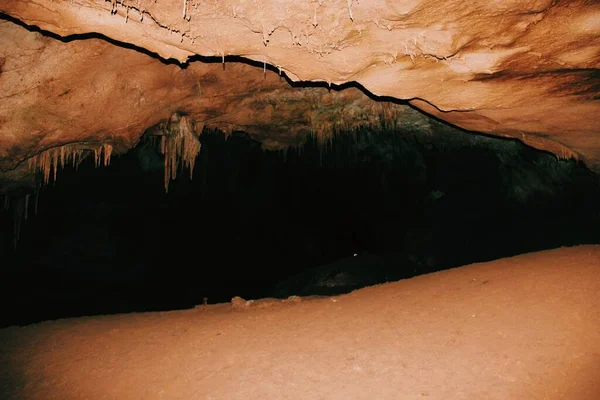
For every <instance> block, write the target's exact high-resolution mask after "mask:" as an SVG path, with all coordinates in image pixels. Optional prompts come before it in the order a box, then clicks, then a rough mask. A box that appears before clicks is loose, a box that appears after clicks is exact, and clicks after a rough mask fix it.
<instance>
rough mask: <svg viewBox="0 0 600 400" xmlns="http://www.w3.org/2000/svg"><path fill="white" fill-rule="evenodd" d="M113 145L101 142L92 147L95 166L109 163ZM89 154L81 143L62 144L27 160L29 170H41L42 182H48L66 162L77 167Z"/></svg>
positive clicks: (54, 179) (54, 177)
mask: <svg viewBox="0 0 600 400" xmlns="http://www.w3.org/2000/svg"><path fill="white" fill-rule="evenodd" d="M112 150H113V147H112V146H111V145H110V144H103V145H101V146H99V147H97V148H94V149H92V152H93V153H94V160H95V162H96V167H99V166H100V165H103V166H107V165H109V164H110V158H111V156H112ZM88 154H89V151H88V150H87V149H84V148H81V145H75V144H73V145H70V144H69V145H64V146H60V147H55V148H52V149H48V150H45V151H42V152H41V153H40V154H38V155H36V156H33V157H31V158H30V159H29V160H28V163H29V169H30V170H31V171H34V172H37V171H40V172H42V174H43V176H44V180H43V182H44V184H48V183H49V182H50V175H52V178H53V181H56V174H57V172H58V169H59V168H64V167H65V166H66V165H67V164H68V163H72V165H73V167H74V168H75V169H77V168H78V167H79V164H81V162H82V161H83V160H84V159H85V157H86V156H87V155H88Z"/></svg>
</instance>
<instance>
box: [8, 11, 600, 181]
mask: <svg viewBox="0 0 600 400" xmlns="http://www.w3.org/2000/svg"><path fill="white" fill-rule="evenodd" d="M0 12H1V13H3V15H0V18H1V19H0V98H1V101H0V182H2V185H3V187H4V188H5V189H4V190H7V189H6V188H14V187H15V186H18V185H25V186H27V185H31V184H32V182H34V181H35V179H34V178H33V177H32V171H35V170H36V169H41V170H43V171H44V173H45V178H46V179H49V175H50V173H51V170H52V169H55V168H57V167H60V165H61V164H63V163H67V162H74V163H77V162H78V159H79V158H80V157H82V156H84V155H86V154H89V153H93V154H94V156H95V157H96V160H97V162H98V163H107V162H109V160H110V156H111V154H112V153H123V152H125V151H127V150H128V149H130V148H131V147H133V146H134V145H135V144H136V143H137V141H138V140H139V138H140V136H141V135H142V134H143V133H144V132H145V131H146V129H148V128H151V127H154V128H153V129H154V130H155V132H156V134H158V135H161V136H165V139H164V140H165V149H167V150H166V151H169V148H170V149H171V150H170V151H171V153H172V154H173V152H175V153H174V154H176V156H177V157H183V158H186V157H187V158H188V159H190V158H193V154H194V147H195V144H194V143H193V138H194V137H197V135H198V134H199V133H200V132H201V130H202V128H203V127H211V128H220V129H223V130H225V131H232V130H236V129H239V130H243V131H246V132H248V133H250V134H252V135H253V136H255V137H256V138H257V139H258V140H260V141H261V142H263V144H264V147H266V148H285V147H287V146H290V145H296V144H299V143H301V142H302V140H303V139H304V137H305V136H306V134H307V133H309V132H311V131H312V132H316V133H317V134H318V135H322V137H324V138H326V137H327V135H329V134H330V133H331V132H332V131H333V130H334V129H336V128H344V129H347V128H353V127H357V126H364V125H367V126H368V125H370V124H380V123H383V122H386V123H389V122H390V121H392V122H394V123H395V124H400V125H402V126H409V127H411V128H414V129H422V130H427V129H429V128H428V122H427V118H426V117H425V116H424V115H423V114H421V113H420V112H418V111H416V110H415V109H414V108H413V107H416V108H418V109H420V110H422V111H425V112H426V113H429V114H431V115H433V116H435V117H438V118H440V119H443V120H445V121H447V122H449V123H451V124H454V125H457V126H459V127H462V128H464V129H467V130H473V131H477V132H483V133H487V134H493V135H497V136H504V137H512V138H518V139H520V140H522V141H523V142H525V143H527V144H529V145H531V146H533V147H536V148H538V149H544V150H548V151H551V152H553V153H555V154H556V155H557V156H559V157H576V158H580V159H581V160H583V161H584V162H585V163H586V164H587V165H588V166H589V167H591V168H592V169H595V170H596V171H600V137H599V119H598V118H599V117H598V116H600V101H599V100H600V72H599V66H600V3H598V2H597V1H594V0H528V1H502V2H490V1H487V0H475V1H471V2H463V1H458V0H443V1H438V0H403V1H392V0H373V1H360V2H359V1H354V0H345V1H342V0H311V1H304V2H283V1H277V0H264V1H256V0H253V1H250V0H223V1H218V2H217V1H208V0H207V1H201V0H183V1H182V0H179V1H174V0H131V1H129V0H36V1H19V0H4V1H2V2H1V3H0ZM182 120H183V123H182ZM178 134H179V136H177V135H178ZM184 134H185V135H187V137H188V141H187V142H186V141H184V140H183V139H182V137H183V136H181V135H184ZM177 137H178V139H177V140H179V141H178V142H176V143H171V144H170V145H169V140H171V141H172V140H175V139H176V138H177ZM174 138H175V139H174ZM186 143H187V144H186ZM169 146H171V147H169ZM167 158H169V157H167ZM188 161H189V160H188Z"/></svg>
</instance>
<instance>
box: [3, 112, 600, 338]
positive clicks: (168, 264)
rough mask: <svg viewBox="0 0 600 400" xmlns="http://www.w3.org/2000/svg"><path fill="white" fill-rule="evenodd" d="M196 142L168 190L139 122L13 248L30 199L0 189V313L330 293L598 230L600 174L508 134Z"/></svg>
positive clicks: (41, 203)
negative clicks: (276, 145) (115, 152)
mask: <svg viewBox="0 0 600 400" xmlns="http://www.w3.org/2000/svg"><path fill="white" fill-rule="evenodd" d="M436 124H437V122H436ZM439 129H443V127H441V128H439ZM200 140H201V143H202V150H201V152H200V154H199V156H198V159H197V160H196V164H195V169H194V172H193V179H189V172H188V171H182V173H180V174H179V176H178V178H177V179H176V180H174V181H172V182H171V183H170V186H169V191H168V193H165V189H164V185H163V177H164V172H163V171H164V158H163V156H162V155H161V154H160V152H159V150H158V147H157V143H158V141H157V140H154V139H153V138H152V137H150V136H149V135H145V136H143V137H142V140H141V141H140V143H139V144H138V146H137V147H135V148H134V149H132V150H131V151H129V152H128V153H127V154H124V155H121V156H117V157H113V159H112V161H111V164H110V165H109V166H107V167H101V168H96V167H95V165H94V162H93V160H92V159H91V157H88V159H86V160H85V161H83V162H82V164H81V165H79V167H78V169H77V170H75V168H73V167H66V168H64V169H62V170H60V171H59V173H58V177H57V180H56V181H55V182H51V183H50V184H48V185H45V186H44V187H42V188H41V189H40V190H39V198H38V199H37V201H36V203H37V204H35V205H34V204H33V203H34V202H33V201H30V202H29V205H28V214H29V216H28V220H27V221H24V222H23V223H22V226H21V229H20V233H19V238H18V241H17V243H16V246H15V243H14V241H13V236H14V223H15V222H18V221H17V216H18V215H21V214H22V208H23V205H22V204H23V203H22V201H21V203H19V198H17V197H11V198H8V197H7V196H6V197H7V199H6V200H7V201H6V204H7V207H6V209H5V210H4V211H1V212H0V226H1V231H0V235H1V236H0V240H1V242H0V246H1V247H0V248H1V249H2V253H3V264H4V265H3V268H2V274H3V277H2V281H1V282H2V286H3V287H2V289H1V291H2V294H3V299H2V303H3V305H4V308H5V312H4V314H3V315H4V318H3V319H2V321H1V324H2V325H1V326H8V325H24V324H30V323H35V322H39V321H43V320H48V319H57V318H64V317H79V316H85V315H97V314H110V313H124V312H137V311H158V310H173V309H182V308H190V307H193V306H194V305H198V304H202V302H203V301H204V299H205V298H206V299H208V302H209V303H222V302H228V301H230V300H231V298H232V297H233V296H241V297H243V298H246V299H254V298H261V297H270V296H274V297H287V296H290V295H295V294H297V295H311V294H316V295H333V294H338V293H344V292H348V291H351V290H353V289H356V288H359V287H362V286H367V285H372V284H377V283H383V282H385V281H394V280H398V279H404V278H410V277H412V276H415V275H420V274H423V273H429V272H434V271H437V270H441V269H446V268H453V267H457V266H461V265H466V264H469V263H473V262H479V261H488V260H493V259H497V258H501V257H507V256H512V255H517V254H522V253H526V252H532V251H537V250H542V249H550V248H555V247H560V246H571V245H577V244H586V243H600V212H599V207H598V204H600V183H599V179H598V176H597V175H596V174H594V173H593V172H591V171H590V170H588V169H587V168H586V167H585V166H584V165H583V164H582V163H580V162H577V161H574V160H558V159H557V158H556V157H555V156H554V155H552V154H549V153H546V152H540V151H536V150H534V149H532V148H529V147H527V146H525V145H523V144H522V143H520V142H518V141H514V140H503V139H498V138H492V137H488V136H483V135H475V134H473V133H467V132H461V131H456V130H455V131H453V133H452V134H446V135H443V134H441V135H440V134H424V133H419V132H409V131H407V132H395V131H393V130H391V129H386V128H385V127H381V128H380V129H372V130H366V129H362V130H356V131H353V132H345V133H344V132H339V133H337V134H336V135H335V136H334V138H332V139H331V140H330V141H329V142H327V143H325V144H320V143H319V142H318V141H317V140H316V139H314V138H309V139H308V141H307V142H306V144H305V145H304V146H303V147H301V148H298V149H293V148H292V149H289V150H288V151H287V152H273V151H263V150H262V148H261V144H260V143H259V142H257V141H255V140H253V139H252V138H251V137H250V136H248V135H246V134H244V133H243V132H234V133H232V134H231V135H224V134H223V133H222V132H219V131H213V130H205V131H204V132H203V133H202V135H201V136H200ZM19 204H21V206H20V207H21V214H19V213H18V212H15V210H17V209H19ZM34 207H35V208H37V212H36V213H35V214H34V212H33V209H34Z"/></svg>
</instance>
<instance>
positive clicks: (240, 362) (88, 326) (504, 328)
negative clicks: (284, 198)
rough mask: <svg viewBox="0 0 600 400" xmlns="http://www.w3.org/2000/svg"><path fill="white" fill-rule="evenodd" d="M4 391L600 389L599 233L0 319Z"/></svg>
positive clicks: (256, 394) (322, 395)
mask: <svg viewBox="0 0 600 400" xmlns="http://www.w3.org/2000/svg"><path fill="white" fill-rule="evenodd" d="M0 398H2V399H44V400H45V399H61V400H68V399H91V400H95V399H423V398H430V399H515V400H518V399H570V400H578V399H589V400H594V399H600V246H579V247H572V248H560V249H556V250H551V251H545V252H540V253H532V254H526V255H522V256H518V257H513V258H507V259H502V260H497V261H494V262H489V263H482V264H474V265H470V266H467V267H462V268H457V269H453V270H448V271H443V272H438V273H434V274H429V275H424V276H420V277H417V278H413V279H408V280H403V281H399V282H394V283H388V284H383V285H378V286H374V287H369V288H365V289H362V290H358V291H355V292H353V293H350V294H347V295H342V296H338V297H321V298H304V299H295V301H292V300H289V301H285V302H283V301H280V300H274V299H264V300H260V301H255V302H253V303H249V304H247V303H246V302H244V301H241V300H240V301H238V302H232V303H227V304H218V305H209V306H198V307H196V308H195V309H191V310H183V311H172V312H156V313H143V314H122V315H114V316H100V317H86V318H76V319H64V320H58V321H49V322H44V323H40V324H36V325H31V326H27V327H11V328H6V329H2V330H0Z"/></svg>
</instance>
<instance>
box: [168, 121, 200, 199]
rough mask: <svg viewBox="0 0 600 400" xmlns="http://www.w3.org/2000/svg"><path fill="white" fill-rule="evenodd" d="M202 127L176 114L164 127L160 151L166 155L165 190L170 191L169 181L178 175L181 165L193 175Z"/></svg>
mask: <svg viewBox="0 0 600 400" xmlns="http://www.w3.org/2000/svg"><path fill="white" fill-rule="evenodd" d="M201 131H202V129H199V128H196V127H194V124H193V123H192V121H191V120H190V119H189V118H188V117H187V116H185V115H178V114H175V115H173V116H172V117H171V119H170V121H169V122H168V123H167V124H166V126H165V127H164V132H163V133H164V135H163V136H162V139H161V142H160V151H161V153H162V154H163V155H164V156H165V191H167V192H168V191H169V181H171V180H173V179H175V178H176V177H177V169H178V168H179V167H182V168H185V167H187V168H189V171H190V179H191V178H192V177H193V171H194V166H195V163H196V157H197V156H198V153H199V152H200V147H201V144H200V140H198V134H197V133H196V132H201Z"/></svg>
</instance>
